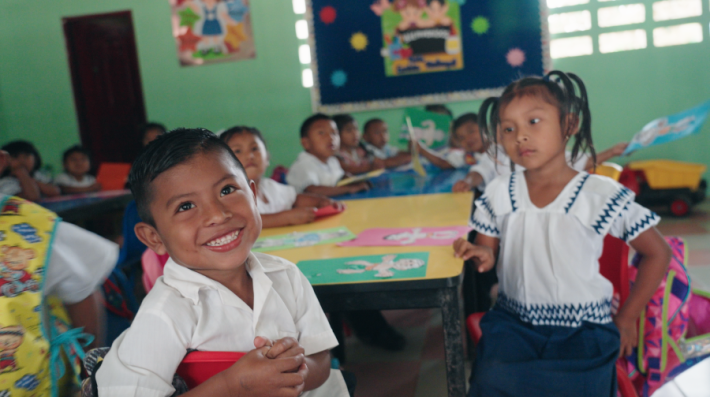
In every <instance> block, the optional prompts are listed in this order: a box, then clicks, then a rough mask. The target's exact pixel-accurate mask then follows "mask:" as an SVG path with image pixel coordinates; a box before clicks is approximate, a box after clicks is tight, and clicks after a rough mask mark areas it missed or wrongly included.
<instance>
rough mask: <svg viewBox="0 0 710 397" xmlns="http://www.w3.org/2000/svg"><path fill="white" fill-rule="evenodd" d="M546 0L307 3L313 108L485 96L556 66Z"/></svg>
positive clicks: (338, 109)
mask: <svg viewBox="0 0 710 397" xmlns="http://www.w3.org/2000/svg"><path fill="white" fill-rule="evenodd" d="M545 7H546V6H545V4H544V0H476V1H472V0H372V1H352V0H310V7H309V11H308V13H307V17H308V18H309V20H310V26H311V38H312V40H310V43H311V55H312V56H311V68H312V70H313V72H314V86H313V89H312V99H313V109H314V111H321V112H327V113H338V112H352V111H359V110H369V109H383V108H394V107H410V106H420V105H423V104H428V103H441V102H453V101H464V100H473V99H481V98H484V97H487V96H491V95H495V94H498V93H500V91H501V89H502V88H503V87H505V86H507V85H508V84H510V83H511V82H512V81H514V80H516V79H518V78H520V77H521V76H526V75H542V74H544V72H545V71H546V70H549V68H550V65H551V62H550V56H549V45H548V41H549V40H548V38H547V36H548V35H547V25H546V24H547V22H546V19H545V17H544V15H545V14H546V13H547V10H546V8H545Z"/></svg>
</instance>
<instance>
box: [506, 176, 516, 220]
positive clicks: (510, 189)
mask: <svg viewBox="0 0 710 397" xmlns="http://www.w3.org/2000/svg"><path fill="white" fill-rule="evenodd" d="M514 186H515V172H513V173H512V174H510V182H509V183H508V194H510V205H511V206H512V207H513V212H515V210H517V209H518V207H516V206H515V203H516V201H515V198H514V197H513V187H514Z"/></svg>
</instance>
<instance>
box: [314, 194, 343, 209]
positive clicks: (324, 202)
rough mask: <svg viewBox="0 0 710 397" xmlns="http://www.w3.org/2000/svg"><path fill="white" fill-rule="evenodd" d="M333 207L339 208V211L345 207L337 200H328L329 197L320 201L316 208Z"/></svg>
mask: <svg viewBox="0 0 710 397" xmlns="http://www.w3.org/2000/svg"><path fill="white" fill-rule="evenodd" d="M331 205H332V206H333V207H335V208H338V209H339V208H340V207H342V206H343V204H342V203H340V202H339V201H335V200H333V199H331V198H328V197H323V198H321V199H320V200H318V203H316V207H318V208H324V207H329V206H331Z"/></svg>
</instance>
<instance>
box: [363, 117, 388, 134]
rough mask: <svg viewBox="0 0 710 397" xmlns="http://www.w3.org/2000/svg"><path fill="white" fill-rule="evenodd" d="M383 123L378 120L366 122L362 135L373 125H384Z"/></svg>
mask: <svg viewBox="0 0 710 397" xmlns="http://www.w3.org/2000/svg"><path fill="white" fill-rule="evenodd" d="M384 122H385V121H384V120H382V119H378V118H374V119H370V120H367V122H366V123H365V125H364V126H363V127H362V133H363V134H364V133H366V132H367V130H369V129H370V127H372V126H373V125H374V124H375V123H384Z"/></svg>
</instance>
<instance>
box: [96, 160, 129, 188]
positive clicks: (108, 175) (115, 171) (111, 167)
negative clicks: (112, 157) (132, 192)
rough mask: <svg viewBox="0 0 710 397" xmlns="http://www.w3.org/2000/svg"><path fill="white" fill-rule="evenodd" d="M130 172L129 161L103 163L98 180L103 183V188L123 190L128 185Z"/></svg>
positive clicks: (97, 176)
mask: <svg viewBox="0 0 710 397" xmlns="http://www.w3.org/2000/svg"><path fill="white" fill-rule="evenodd" d="M129 172H131V164H129V163H101V165H100V166H99V172H98V174H97V175H96V182H98V183H100V184H101V190H122V189H124V188H125V187H126V182H127V181H128V173H129Z"/></svg>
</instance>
